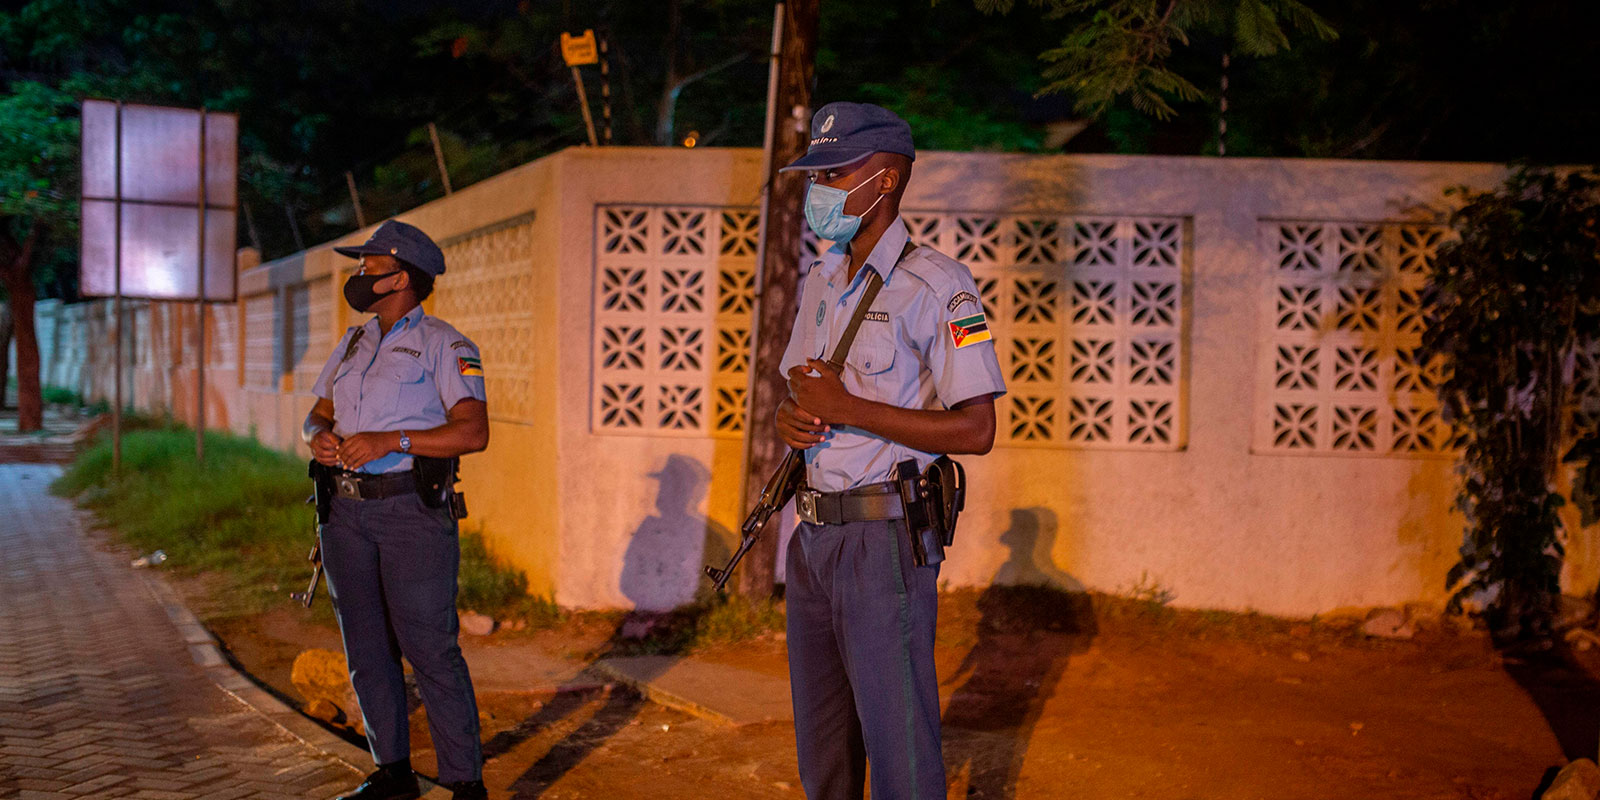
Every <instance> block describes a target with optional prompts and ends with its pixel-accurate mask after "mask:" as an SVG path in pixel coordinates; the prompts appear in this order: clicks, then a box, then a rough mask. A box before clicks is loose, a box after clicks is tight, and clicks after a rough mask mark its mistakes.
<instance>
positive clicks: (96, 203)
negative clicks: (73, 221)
mask: <svg viewBox="0 0 1600 800" xmlns="http://www.w3.org/2000/svg"><path fill="white" fill-rule="evenodd" d="M202 138H203V142H202ZM238 138H239V120H238V117H237V116H236V115H234V114H222V113H216V112H206V113H205V114H204V116H203V118H202V114H201V112H199V111H196V110H191V109H183V108H163V107H159V106H143V105H119V104H117V103H113V102H109V101H104V100H86V101H84V104H83V155H82V158H83V201H82V202H83V212H82V213H83V220H82V222H83V225H82V245H83V249H82V267H81V273H80V276H79V288H80V291H81V292H82V293H83V294H84V295H89V296H108V295H112V294H114V293H115V292H116V289H117V270H118V266H117V265H118V262H119V259H120V263H121V272H122V294H123V296H125V297H135V298H148V299H152V300H194V299H198V298H199V295H200V274H199V268H200V261H201V253H202V252H203V253H204V259H205V294H206V299H208V300H216V301H227V300H232V299H233V298H234V296H235V294H236V293H237V288H236V286H235V280H234V247H235V224H236V222H235V220H236V216H237V215H236V213H235V210H236V208H237V203H238V200H237V197H236V192H237V189H236V186H237V181H236V177H237V161H238ZM202 187H204V192H202ZM202 200H203V205H204V212H203V214H204V216H203V217H202V210H201V207H202ZM202 221H203V224H204V226H205V244H204V247H203V248H202V246H201V243H200V228H201V225H202ZM119 223H120V225H119ZM119 245H120V246H119Z"/></svg>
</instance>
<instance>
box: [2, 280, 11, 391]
mask: <svg viewBox="0 0 1600 800" xmlns="http://www.w3.org/2000/svg"><path fill="white" fill-rule="evenodd" d="M11 331H12V327H11V304H10V303H7V302H3V301H0V410H4V409H5V408H6V379H7V378H8V377H9V376H10V375H11Z"/></svg>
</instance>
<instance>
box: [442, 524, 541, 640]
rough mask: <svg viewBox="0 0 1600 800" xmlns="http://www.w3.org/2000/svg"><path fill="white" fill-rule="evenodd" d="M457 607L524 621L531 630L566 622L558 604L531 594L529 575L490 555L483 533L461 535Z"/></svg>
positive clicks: (464, 532)
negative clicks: (529, 591) (529, 592)
mask: <svg viewBox="0 0 1600 800" xmlns="http://www.w3.org/2000/svg"><path fill="white" fill-rule="evenodd" d="M459 587H460V588H459V590H458V592H457V594H456V606H457V607H458V608H461V609H471V610H473V611H477V612H479V613H481V614H488V615H489V616H491V617H494V618H495V619H497V620H501V621H502V622H503V621H507V620H520V621H522V622H525V623H527V625H528V627H530V628H548V627H552V626H554V625H558V624H560V623H561V622H563V621H564V620H565V619H566V615H565V614H564V613H563V612H562V611H561V608H560V606H557V605H556V604H555V602H554V601H552V600H550V599H549V598H546V597H535V596H533V595H530V594H528V576H526V575H524V574H522V571H521V570H518V569H513V568H511V567H509V566H507V565H506V564H504V563H502V562H501V561H500V560H499V559H496V558H495V557H494V556H493V555H491V554H490V553H489V549H488V548H487V547H486V546H485V545H484V540H483V532H482V531H478V530H463V531H462V532H461V572H460V580H459Z"/></svg>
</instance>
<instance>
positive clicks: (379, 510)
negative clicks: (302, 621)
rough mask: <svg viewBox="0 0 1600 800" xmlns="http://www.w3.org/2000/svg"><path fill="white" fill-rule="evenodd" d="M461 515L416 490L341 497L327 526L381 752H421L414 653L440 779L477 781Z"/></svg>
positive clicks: (341, 607)
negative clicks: (461, 588)
mask: <svg viewBox="0 0 1600 800" xmlns="http://www.w3.org/2000/svg"><path fill="white" fill-rule="evenodd" d="M456 532H457V531H456V521H455V520H454V519H453V518H451V516H450V514H449V513H448V512H447V511H446V510H444V509H432V508H428V507H427V506H424V505H423V504H422V498H420V497H418V496H417V495H416V494H414V493H412V494H403V495H399V496H396V497H389V498H385V499H383V500H349V499H345V498H341V497H336V498H334V500H333V512H332V514H331V515H330V518H329V520H328V525H327V527H326V528H325V529H324V530H323V533H322V562H323V566H324V568H325V569H326V570H327V575H328V592H329V594H330V595H331V596H332V597H333V607H334V610H335V611H336V612H337V613H338V617H339V630H340V631H341V632H342V633H343V634H344V653H345V657H346V659H348V660H349V662H350V683H351V685H352V686H354V687H355V690H356V698H357V699H358V700H360V701H361V716H362V719H363V720H364V722H365V723H366V727H367V744H368V746H369V747H370V748H371V750H372V758H373V760H374V761H376V762H377V763H379V764H388V763H392V762H395V761H399V760H401V759H404V758H409V757H410V756H411V737H410V724H409V720H408V719H407V715H406V687H405V673H404V672H403V671H402V668H401V665H400V657H401V656H402V655H404V656H405V659H406V661H409V662H410V663H411V669H412V671H413V673H414V674H415V675H416V678H417V689H418V690H419V691H420V692H421V694H422V702H423V705H424V706H426V707H427V709H428V730H429V732H430V733H431V734H432V736H433V746H434V749H435V751H436V752H437V753H438V758H439V780H440V781H441V782H445V783H450V782H454V781H471V780H477V779H479V778H480V777H481V775H482V767H483V753H482V748H481V747H480V745H479V742H478V703H477V699H476V698H475V697H474V696H473V694H472V676H471V674H470V673H468V672H467V662H466V659H464V658H462V657H461V647H460V645H459V644H458V643H457V641H456V636H457V633H458V631H459V628H460V623H459V622H458V620H457V618H456V575H457V569H458V568H459V567H460V563H461V546H460V542H459V541H458V539H457V536H456Z"/></svg>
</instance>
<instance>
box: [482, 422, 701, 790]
mask: <svg viewBox="0 0 1600 800" xmlns="http://www.w3.org/2000/svg"><path fill="white" fill-rule="evenodd" d="M648 477H650V478H652V479H654V480H656V481H658V482H659V484H660V486H659V488H658V490H657V492H656V513H655V514H653V515H651V516H649V517H646V518H645V519H644V521H643V522H641V523H639V527H638V528H636V529H635V530H634V532H633V536H632V538H631V539H629V542H628V551H627V553H626V554H625V555H624V556H623V561H622V577H621V589H622V593H623V595H624V596H626V597H627V598H628V599H629V600H630V601H631V602H632V603H633V609H632V610H631V612H630V613H629V614H628V615H626V616H624V617H623V618H622V620H621V621H620V622H619V623H618V624H617V629H616V630H615V631H614V632H613V633H612V635H611V638H610V639H609V640H607V641H606V643H605V644H603V645H601V647H600V649H599V651H598V652H597V653H596V654H595V660H596V661H598V660H601V659H606V658H612V657H615V656H617V655H618V654H619V653H626V652H627V650H628V647H629V646H630V645H634V644H637V643H638V641H639V640H640V639H641V638H643V637H644V636H645V635H646V634H647V633H648V632H649V629H650V625H651V619H652V617H653V616H654V615H653V614H651V613H649V612H653V611H666V610H670V609H672V608H675V607H677V606H679V605H682V604H684V603H687V602H689V601H691V600H693V599H694V594H695V590H696V589H697V588H698V587H699V585H700V581H701V572H700V566H701V559H709V560H710V561H712V562H718V563H720V562H721V561H724V560H726V559H727V557H728V555H729V551H728V546H727V537H728V536H729V534H728V531H727V530H726V529H724V528H723V527H722V526H720V525H718V524H717V523H715V522H712V521H710V520H709V519H707V518H706V517H705V516H703V515H701V514H699V513H698V512H697V511H696V509H698V508H699V507H700V503H701V501H702V500H704V499H705V496H706V491H707V490H708V488H709V487H710V482H711V471H710V470H708V469H706V467H705V466H704V465H703V464H701V463H700V462H698V461H696V460H694V459H692V458H689V457H687V456H682V455H678V454H673V455H670V456H668V457H667V460H666V462H665V463H664V464H662V466H661V469H659V470H656V471H655V472H653V473H651V474H650V475H649V476H648ZM677 660H678V656H677V655H658V656H654V657H651V658H649V659H648V660H647V661H645V662H643V663H641V664H639V665H637V666H636V667H635V668H634V670H633V674H634V675H635V677H637V678H640V679H642V680H646V681H648V680H650V679H651V678H653V677H655V676H657V675H660V674H661V673H663V672H665V671H667V670H668V669H669V668H671V667H672V665H673V664H674V663H676V662H677ZM593 677H594V678H595V680H596V681H597V682H606V683H608V684H609V682H610V679H609V677H608V676H606V675H603V674H595V675H593ZM593 699H594V697H593V694H592V693H585V692H563V693H561V694H559V695H557V696H556V698H555V699H554V700H552V701H551V702H550V703H549V704H547V705H545V706H544V707H542V708H540V709H539V711H537V712H536V713H534V714H533V715H532V716H530V717H528V718H527V719H525V720H523V721H522V722H520V723H518V724H517V725H516V726H515V727H514V728H512V729H511V730H508V731H504V732H502V733H500V734H497V735H496V736H495V737H494V738H492V739H490V740H489V741H488V742H487V743H485V745H484V756H485V757H486V758H493V757H495V756H498V755H501V754H503V753H506V752H509V751H510V750H511V749H512V748H514V747H516V746H517V745H518V744H520V743H521V742H523V741H525V740H527V739H528V738H529V737H531V736H535V735H537V734H539V733H540V732H542V731H545V730H548V729H549V728H551V727H554V726H556V725H559V724H562V723H563V722H564V721H567V720H570V719H572V718H575V717H576V716H577V715H578V714H579V713H580V712H582V711H583V709H584V708H585V707H586V706H587V705H588V704H589V703H590V702H591V701H592V700H593ZM602 699H603V701H604V702H603V704H602V705H601V707H600V708H599V709H597V710H596V711H594V713H593V715H592V716H590V717H589V718H588V719H586V720H585V721H584V722H582V723H581V724H579V725H578V727H577V728H576V729H575V730H573V731H572V732H571V733H570V734H568V735H567V736H565V737H564V738H562V739H561V741H559V742H557V743H556V744H555V745H553V746H552V747H551V748H550V750H549V752H547V753H546V754H545V755H544V756H543V757H541V758H540V759H539V760H538V761H537V762H535V763H534V764H533V765H532V766H530V767H529V768H528V769H527V771H525V772H524V773H523V774H522V775H520V776H518V777H517V779H516V780H515V781H514V782H513V783H512V785H511V786H510V791H511V796H512V798H513V800H533V798H537V797H541V796H543V794H544V792H545V790H546V789H548V788H550V786H551V785H553V784H554V783H556V781H558V780H560V779H561V777H562V776H563V775H565V774H566V773H567V772H568V771H569V770H571V769H572V768H573V767H575V766H577V765H578V764H580V763H582V762H583V760H584V759H585V758H587V757H588V756H589V754H591V753H593V752H594V751H595V749H597V748H599V747H600V746H602V745H604V744H605V743H606V742H607V741H609V740H610V739H611V737H612V736H615V735H616V734H617V732H618V731H620V730H622V729H623V728H624V727H626V726H627V725H628V724H629V723H631V722H633V720H634V719H635V718H636V717H637V716H638V714H639V710H640V709H641V708H642V707H643V705H644V698H643V697H642V696H641V695H639V693H638V692H635V691H633V690H632V689H628V688H624V687H614V688H611V687H609V686H608V688H607V689H605V690H603V691H602Z"/></svg>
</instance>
